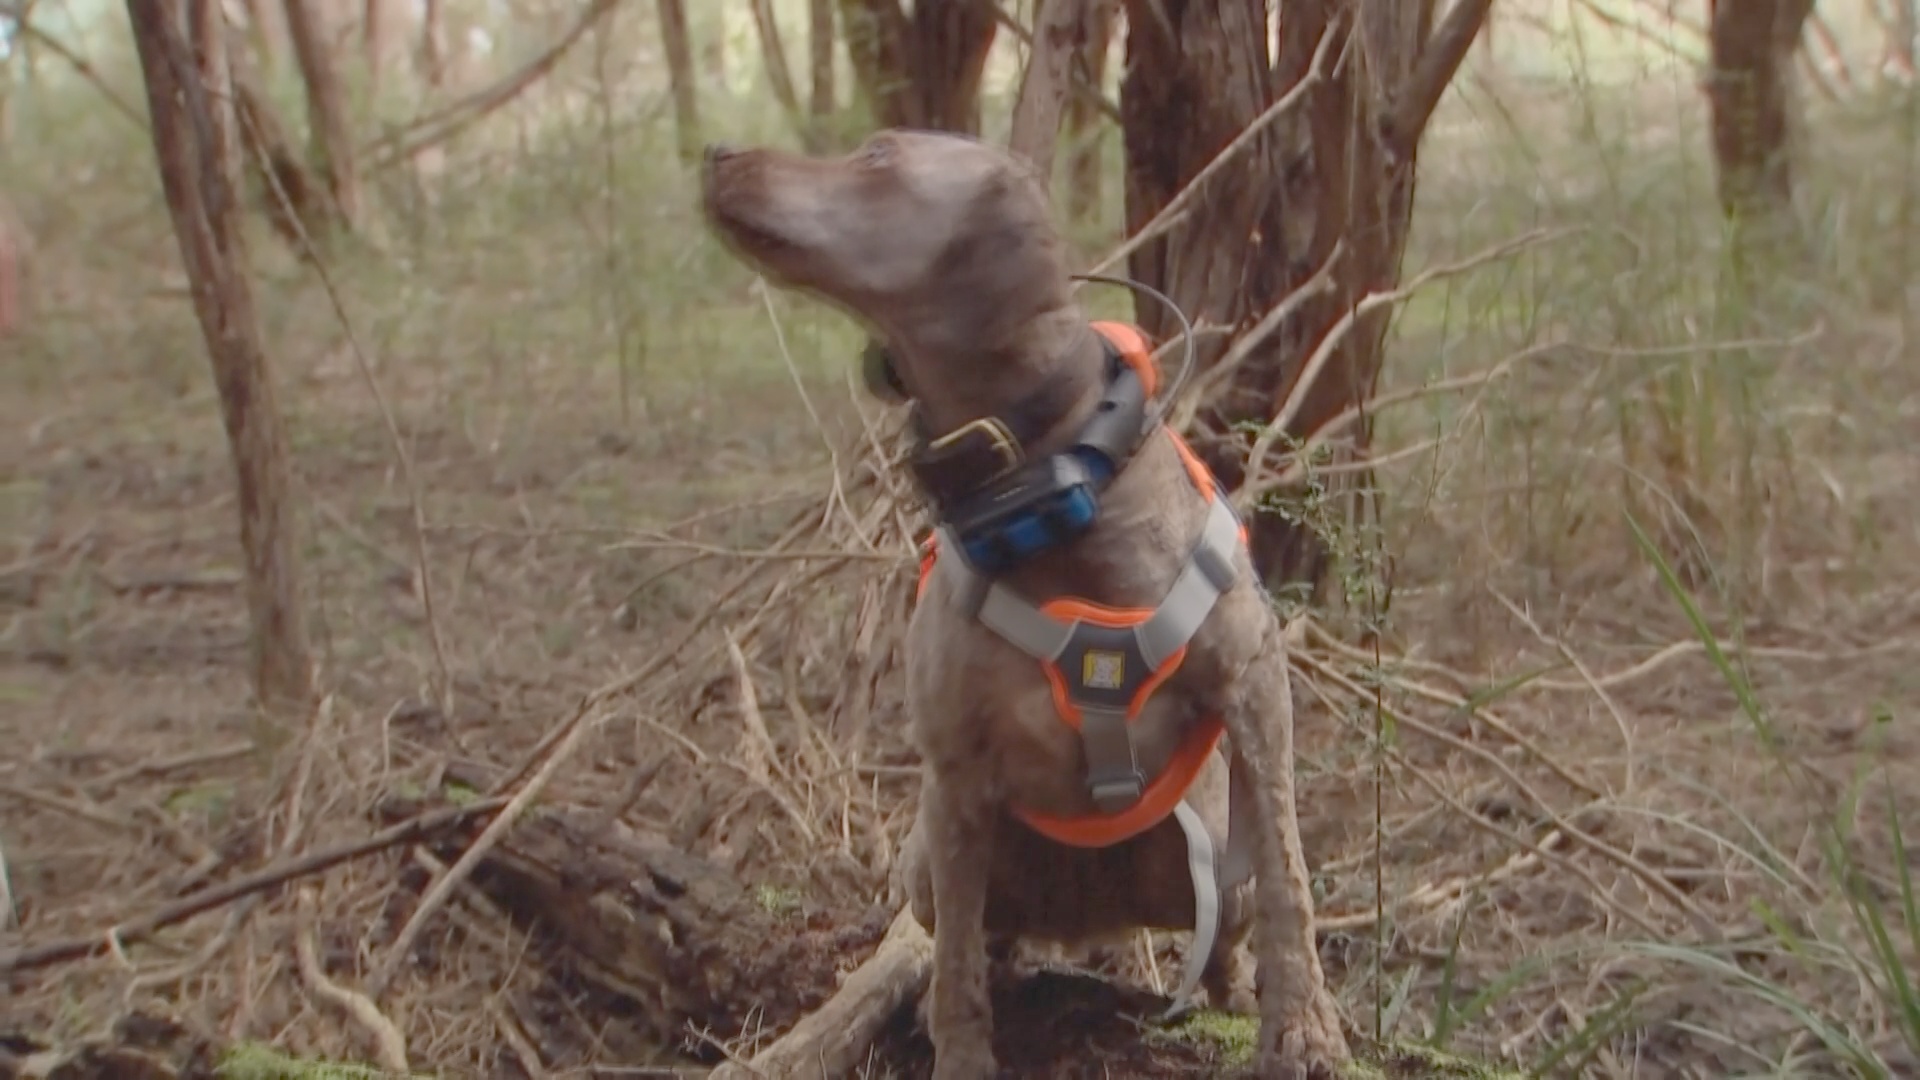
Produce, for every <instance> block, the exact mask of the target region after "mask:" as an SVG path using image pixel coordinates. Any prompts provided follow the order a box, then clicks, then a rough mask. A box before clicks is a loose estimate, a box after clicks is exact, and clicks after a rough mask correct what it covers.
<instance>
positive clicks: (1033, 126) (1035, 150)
mask: <svg viewBox="0 0 1920 1080" xmlns="http://www.w3.org/2000/svg"><path fill="white" fill-rule="evenodd" d="M1092 6H1093V2H1092V0H1039V3H1038V6H1037V10H1036V11H1035V12H1034V23H1033V48H1032V50H1031V54H1030V55H1029V56H1028V58H1027V70H1026V71H1025V73H1024V74H1023V75H1022V76H1021V79H1020V96H1019V99H1018V100H1017V101H1016V102H1015V103H1014V107H1013V133H1012V134H1011V135H1010V136H1008V138H1007V144H1008V145H1009V146H1010V147H1012V148H1013V150H1014V151H1015V152H1016V153H1019V154H1023V155H1025V156H1026V158H1027V159H1028V160H1029V161H1031V162H1033V165H1034V167H1035V168H1036V169H1038V170H1039V172H1040V175H1041V176H1042V177H1045V178H1047V179H1049V180H1051V178H1052V176H1053V153H1054V149H1055V147H1056V146H1057V145H1058V144H1059V141H1060V118H1061V114H1062V112H1063V111H1064V110H1065V108H1066V104H1067V97H1068V88H1069V87H1070V86H1071V84H1072V78H1073V62H1074V57H1075V56H1076V55H1077V54H1078V53H1080V52H1081V51H1082V49H1081V46H1082V43H1081V42H1080V41H1079V36H1080V34H1081V33H1082V32H1083V31H1084V30H1085V28H1086V24H1087V10H1088V9H1089V8H1091V7H1092Z"/></svg>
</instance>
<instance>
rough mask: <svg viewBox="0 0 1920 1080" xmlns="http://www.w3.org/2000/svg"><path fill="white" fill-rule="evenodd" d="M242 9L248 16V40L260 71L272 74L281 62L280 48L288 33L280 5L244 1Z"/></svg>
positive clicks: (249, 0)
mask: <svg viewBox="0 0 1920 1080" xmlns="http://www.w3.org/2000/svg"><path fill="white" fill-rule="evenodd" d="M240 7H241V9H242V10H243V11H245V12H246V16H247V38H248V40H249V41H250V42H251V44H252V45H253V54H254V57H255V58H256V60H257V62H258V63H259V65H260V69H261V70H262V71H266V72H272V71H273V69H274V66H275V65H276V64H278V63H279V62H280V47H281V45H282V44H283V40H284V35H285V33H286V23H285V20H284V18H282V16H281V14H280V12H279V9H278V5H276V4H274V3H272V2H270V0H242V2H241V5H240Z"/></svg>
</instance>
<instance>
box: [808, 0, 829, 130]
mask: <svg viewBox="0 0 1920 1080" xmlns="http://www.w3.org/2000/svg"><path fill="white" fill-rule="evenodd" d="M833 45H834V37H833V0H807V67H808V69H809V71H810V73H811V75H812V85H811V87H810V88H809V91H810V92H809V94H808V98H807V113H808V115H809V116H811V117H812V121H813V127H814V130H815V131H816V132H819V133H820V134H822V135H824V134H825V131H824V129H825V126H826V123H827V120H828V118H829V117H831V116H832V115H833V110H834V108H835V107H836V101H835V93H834V77H833Z"/></svg>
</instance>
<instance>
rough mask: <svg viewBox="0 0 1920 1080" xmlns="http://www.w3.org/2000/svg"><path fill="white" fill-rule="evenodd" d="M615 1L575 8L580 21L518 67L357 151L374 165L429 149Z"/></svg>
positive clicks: (545, 65)
mask: <svg viewBox="0 0 1920 1080" xmlns="http://www.w3.org/2000/svg"><path fill="white" fill-rule="evenodd" d="M618 4H619V0H593V3H591V4H589V5H588V7H587V10H586V11H585V12H584V13H582V14H581V16H580V21H579V22H577V23H575V24H574V25H573V26H572V27H571V28H569V29H568V30H567V32H566V34H564V35H563V36H562V37H561V38H560V40H559V41H556V42H554V43H553V44H552V45H551V46H549V47H548V48H547V51H545V52H543V53H541V54H540V55H539V56H536V57H534V58H533V59H531V60H529V61H527V62H526V63H525V64H523V65H521V66H520V68H519V69H518V70H516V71H511V72H508V73H507V74H506V75H505V76H503V77H502V78H501V79H500V80H499V81H498V82H496V83H494V84H493V85H492V86H487V87H482V88H481V89H479V90H476V91H475V92H473V93H472V94H469V95H468V96H466V97H464V98H461V99H460V100H459V101H456V102H454V103H453V104H451V105H448V106H446V107H445V108H442V109H440V110H439V111H438V112H433V113H429V114H427V115H426V116H423V117H420V118H419V119H417V120H414V121H413V122H412V123H409V124H407V125H406V126H405V127H402V128H400V129H398V130H396V131H392V132H389V133H387V134H385V135H382V136H380V137H379V138H377V139H374V140H373V141H371V142H369V143H368V144H367V145H366V146H364V147H362V148H361V150H360V153H361V155H362V156H363V157H365V158H366V159H367V160H368V161H372V162H374V163H376V164H377V165H391V164H393V163H395V162H398V161H404V160H406V159H408V158H411V157H414V156H415V155H417V154H419V153H420V152H421V151H423V150H428V149H431V148H432V147H434V146H437V145H439V144H440V143H443V142H445V141H446V140H448V139H450V138H452V137H453V136H455V135H457V134H459V133H460V132H461V131H464V130H465V129H466V128H468V127H470V126H472V125H473V124H474V123H476V122H478V121H480V120H484V119H485V118H486V117H488V116H490V115H492V114H493V113H494V112H495V111H497V110H499V109H500V108H501V107H502V106H505V105H506V104H507V103H508V102H510V101H512V100H513V99H514V98H516V97H519V96H520V94H521V93H522V92H524V91H525V90H526V89H527V88H528V87H530V86H532V85H533V84H534V83H537V82H539V81H540V80H541V79H542V78H544V77H545V76H546V75H547V74H548V73H549V72H551V71H552V70H553V69H554V68H555V67H557V66H558V65H559V63H560V58H561V57H563V56H565V55H566V54H567V50H569V49H571V48H573V46H574V45H576V44H578V43H579V41H580V39H581V38H583V37H585V36H586V35H587V31H588V30H591V29H593V24H594V23H596V22H599V21H600V19H601V18H602V17H604V16H605V15H606V14H607V13H608V12H609V11H612V10H613V9H614V8H615V7H616V6H618Z"/></svg>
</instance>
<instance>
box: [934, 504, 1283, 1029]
mask: <svg viewBox="0 0 1920 1080" xmlns="http://www.w3.org/2000/svg"><path fill="white" fill-rule="evenodd" d="M944 532H945V530H943V533H944ZM939 543H940V546H941V547H942V548H944V549H945V554H946V556H947V557H946V558H943V559H940V560H938V561H937V562H936V564H935V565H936V570H937V571H938V572H942V573H945V574H947V575H948V576H949V579H950V581H951V583H952V585H953V587H954V589H955V593H956V595H957V596H958V597H959V598H960V602H961V604H962V605H963V607H964V609H965V610H967V611H968V612H969V613H970V614H972V615H973V616H974V617H975V618H977V619H979V620H980V622H981V623H982V624H983V625H985V626H986V627H987V628H988V629H990V630H992V631H993V632H994V633H996V634H998V635H1000V636H1001V637H1002V638H1004V639H1005V640H1006V641H1007V642H1008V643H1009V644H1011V645H1013V646H1014V647H1015V648H1017V649H1019V650H1020V651H1021V652H1024V653H1026V654H1027V655H1029V656H1031V657H1033V658H1034V659H1036V660H1039V661H1040V662H1041V663H1043V664H1048V665H1052V666H1053V667H1054V669H1055V670H1057V671H1059V672H1060V674H1061V675H1062V676H1063V678H1064V681H1065V682H1066V684H1067V697H1068V698H1069V699H1070V700H1071V701H1072V702H1073V704H1074V705H1075V706H1076V707H1077V708H1078V709H1079V710H1080V740H1081V746H1082V749H1083V750H1084V752H1085V754H1086V759H1087V791H1088V794H1089V795H1091V796H1092V798H1093V802H1094V805H1095V806H1097V807H1099V808H1100V810H1101V812H1102V813H1107V814H1115V813H1119V812H1120V811H1123V810H1125V809H1126V808H1127V807H1129V806H1132V805H1133V804H1134V802H1136V801H1137V800H1138V799H1139V798H1140V796H1141V793H1142V792H1144V791H1145V790H1146V785H1147V778H1146V776H1145V775H1143V774H1142V773H1141V771H1140V763H1139V757H1138V755H1137V754H1136V753H1135V749H1134V745H1133V736H1132V733H1131V732H1129V731H1128V729H1127V714H1128V712H1129V709H1130V707H1131V706H1132V704H1133V701H1134V699H1135V698H1136V697H1137V696H1138V695H1139V693H1140V690H1141V688H1142V687H1144V686H1146V685H1147V684H1148V681H1149V680H1150V679H1152V678H1153V677H1154V675H1155V674H1156V673H1157V672H1158V671H1160V669H1161V667H1162V666H1163V665H1165V664H1166V663H1167V661H1168V660H1170V659H1171V658H1172V657H1173V656H1174V655H1175V654H1176V653H1178V652H1179V651H1180V650H1181V649H1183V648H1185V647H1186V646H1187V643H1188V642H1190V641H1192V640H1193V636H1194V634H1196V633H1198V632H1199V630H1200V625H1201V624H1202V623H1204V622H1206V620H1207V616H1208V615H1209V614H1211V613H1212V612H1213V607H1214V604H1215V603H1217V602H1218V601H1219V599H1220V596H1221V595H1222V594H1223V593H1225V592H1226V591H1227V590H1228V589H1230V588H1232V587H1233V584H1234V582H1235V581H1236V580H1237V578H1238V571H1237V570H1236V568H1235V565H1234V556H1235V554H1236V553H1237V551H1238V548H1239V546H1240V520H1239V518H1238V516H1237V515H1235V514H1234V512H1233V507H1232V506H1231V505H1230V504H1229V503H1228V501H1227V500H1226V499H1224V498H1220V497H1218V496H1216V497H1215V498H1214V499H1213V500H1212V505H1211V507H1209V509H1208V512H1207V520H1206V524H1205V526H1204V527H1203V528H1202V529H1201V533H1200V539H1199V541H1198V542H1197V543H1196V544H1195V545H1194V548H1193V551H1192V553H1191V554H1190V555H1189V556H1188V559H1187V565H1186V566H1185V567H1183V568H1182V569H1181V571H1180V575H1179V577H1177V578H1175V579H1174V582H1173V586H1172V588H1170V589H1168V590H1167V595H1166V596H1165V598H1163V599H1162V600H1161V601H1160V606H1159V607H1157V608H1155V609H1154V611H1153V614H1152V615H1150V616H1148V617H1147V618H1146V619H1145V620H1144V621H1142V622H1140V623H1138V624H1135V625H1133V626H1128V627H1109V626H1098V625H1095V624H1093V623H1089V622H1085V621H1083V620H1079V619H1074V620H1070V621H1069V620H1063V619H1059V618H1056V617H1054V616H1052V615H1049V614H1047V613H1046V612H1044V611H1042V610H1041V609H1040V608H1039V606H1037V605H1035V604H1034V603H1032V602H1031V601H1029V600H1027V599H1026V598H1025V597H1023V596H1021V595H1020V594H1019V593H1017V592H1015V591H1014V590H1013V589H1010V588H1008V587H1007V586H1005V585H1002V584H1001V583H999V582H997V581H991V580H989V579H987V578H986V577H984V576H982V575H981V574H979V573H978V572H976V571H975V570H974V569H973V568H972V567H970V566H968V565H967V563H966V559H965V558H964V557H963V556H962V555H961V554H960V551H961V548H960V544H959V542H958V538H957V537H954V536H952V535H942V536H941V537H940V540H939ZM1174 818H1175V820H1176V821H1178V823H1179V825H1180V828H1181V830H1182V831H1183V832H1184V833H1185V834H1186V838H1187V855H1188V858H1187V862H1188V869H1189V870H1190V871H1191V873H1192V876H1193V889H1194V912H1195V919H1194V936H1193V945H1192V948H1191V950H1190V951H1189V953H1188V955H1187V963H1186V970H1185V972H1184V973H1183V976H1182V978H1181V983H1180V987H1179V989H1178V990H1177V991H1176V992H1175V993H1174V997H1173V1007H1172V1009H1170V1010H1169V1015H1173V1014H1177V1013H1179V1012H1182V1011H1184V1010H1185V1009H1186V1008H1187V1007H1188V1005H1189V1003H1190V999H1191V998H1192V996H1193V992H1194V990H1195V989H1196V988H1197V987H1198V986H1199V983H1200V975H1201V973H1202V972H1203V971H1204V970H1205V969H1206V964H1207V959H1208V957H1209V955H1210V954H1211V953H1212V951H1213V944H1214V940H1215V938H1216V937H1217V936H1218V934H1219V927H1220V891H1221V889H1223V888H1230V887H1232V885H1233V884H1237V883H1238V881H1239V880H1244V874H1245V871H1246V867H1247V865H1248V860H1247V858H1246V853H1245V851H1244V848H1245V843H1246V832H1247V830H1245V829H1240V828H1234V827H1233V825H1232V822H1231V820H1230V821H1229V826H1228V835H1227V850H1226V853H1225V859H1224V861H1223V863H1219V864H1217V861H1216V858H1215V852H1214V844H1213V840H1212V838H1211V837H1209V836H1208V834H1207V830H1206V826H1205V825H1204V823H1202V821H1201V820H1200V815H1199V814H1198V813H1197V812H1196V811H1195V810H1194V809H1193V807H1192V806H1191V805H1189V804H1188V803H1187V802H1186V801H1185V800H1184V799H1183V800H1182V801H1181V802H1180V804H1179V805H1178V806H1176V807H1175V808H1174ZM1236 849H1238V850H1236ZM1222 870H1225V871H1227V872H1228V873H1227V880H1225V881H1223V880H1222V873H1221V871H1222ZM1236 874H1237V875H1240V876H1239V877H1237V878H1236V877H1235V875H1236Z"/></svg>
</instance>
